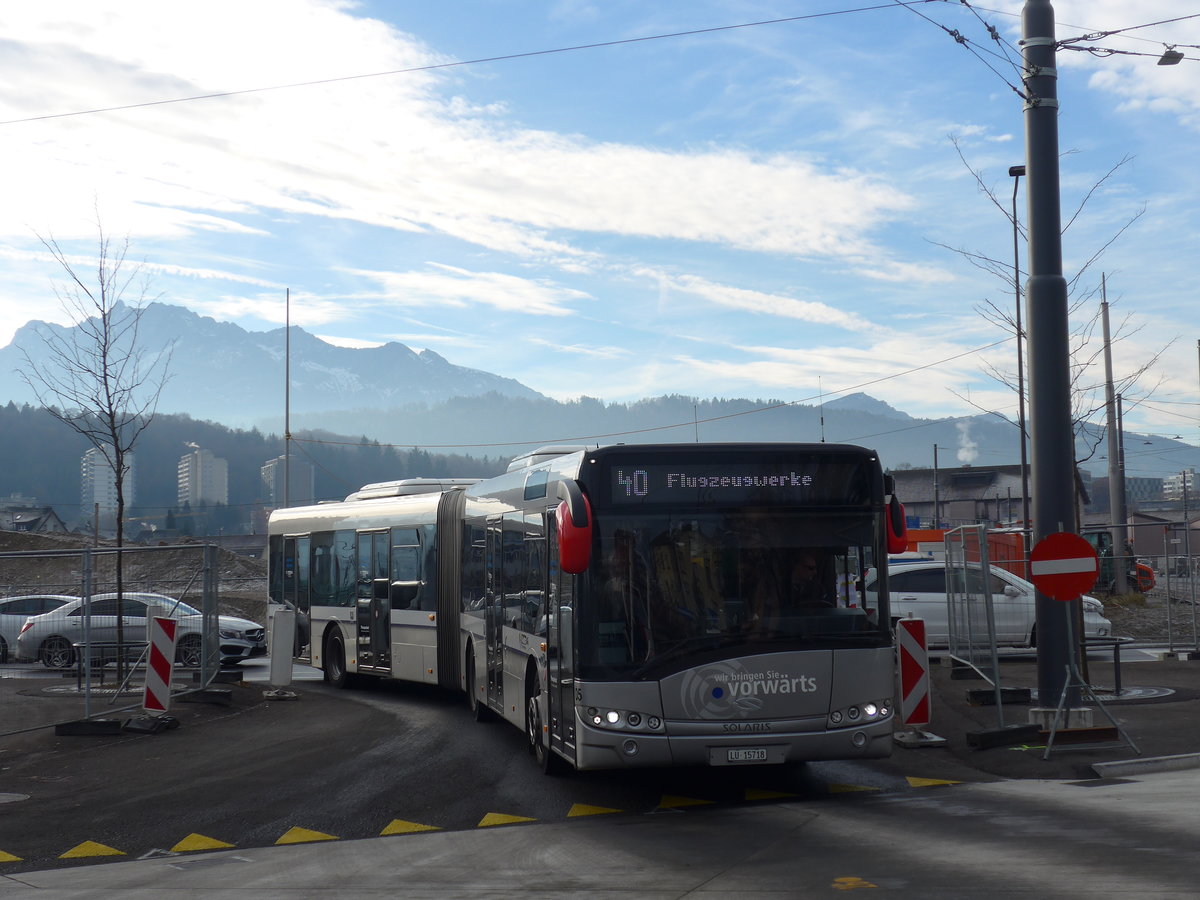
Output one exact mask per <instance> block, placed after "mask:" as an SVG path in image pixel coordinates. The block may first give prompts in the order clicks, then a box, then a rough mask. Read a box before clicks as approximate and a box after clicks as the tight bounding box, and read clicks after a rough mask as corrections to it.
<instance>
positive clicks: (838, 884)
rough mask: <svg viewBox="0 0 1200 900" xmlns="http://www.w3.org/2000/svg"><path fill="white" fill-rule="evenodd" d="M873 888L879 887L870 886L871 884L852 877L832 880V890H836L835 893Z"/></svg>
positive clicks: (875, 885)
mask: <svg viewBox="0 0 1200 900" xmlns="http://www.w3.org/2000/svg"><path fill="white" fill-rule="evenodd" d="M873 887H879V885H877V884H871V882H869V881H865V880H864V879H862V878H858V877H856V876H853V875H851V876H849V877H846V878H835V879H833V888H834V890H837V891H855V890H858V889H859V888H873Z"/></svg>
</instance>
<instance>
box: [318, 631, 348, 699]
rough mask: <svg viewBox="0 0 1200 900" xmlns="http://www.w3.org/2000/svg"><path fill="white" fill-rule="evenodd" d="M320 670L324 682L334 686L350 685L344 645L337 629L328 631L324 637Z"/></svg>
mask: <svg viewBox="0 0 1200 900" xmlns="http://www.w3.org/2000/svg"><path fill="white" fill-rule="evenodd" d="M321 671H322V675H323V677H324V679H325V683H326V684H329V685H332V686H333V687H335V688H344V687H349V686H350V674H349V673H348V672H347V671H346V647H345V644H343V643H342V636H341V634H339V633H338V632H337V631H331V632H329V634H328V635H327V636H326V638H325V660H324V663H323V664H322V667H321Z"/></svg>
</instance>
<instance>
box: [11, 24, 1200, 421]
mask: <svg viewBox="0 0 1200 900" xmlns="http://www.w3.org/2000/svg"><path fill="white" fill-rule="evenodd" d="M1022 5H1023V4H1022V3H1021V2H1004V0H992V2H991V3H990V4H989V5H988V6H986V7H983V6H972V5H970V4H966V3H960V2H957V0H956V2H924V3H908V4H906V5H902V4H900V3H898V2H886V0H875V2H871V0H819V2H818V0H813V2H782V0H687V2H677V0H658V2H655V3H645V2H631V0H603V2H600V0H557V2H555V0H547V2H526V0H503V2H502V0H451V2H448V3H440V4H434V3H416V2H403V3H401V2H393V3H385V2H378V3H372V2H365V3H354V2H339V0H256V2H254V3H246V2H237V3H234V2H228V0H209V2H208V3H206V4H204V5H203V7H196V6H192V5H185V4H178V3H163V2H161V0H122V2H120V3H116V2H111V0H109V2H96V0H88V2H73V0H59V2H55V3H41V4H32V3H19V4H4V5H3V7H0V82H2V83H3V84H5V85H8V88H7V89H5V90H3V91H0V142H2V146H3V159H4V160H5V162H6V165H5V177H4V182H3V183H4V190H3V199H2V202H0V260H2V265H0V345H3V344H7V343H8V342H9V341H11V339H12V335H13V332H14V331H15V330H16V329H17V328H18V327H20V326H21V325H23V324H25V323H26V322H28V321H29V320H31V319H42V320H47V321H56V322H62V323H67V322H68V321H69V317H68V315H67V314H66V312H65V311H64V309H63V307H62V305H61V303H60V301H59V300H58V299H57V297H56V291H55V287H56V286H58V287H59V288H60V289H61V286H62V282H63V278H64V272H63V270H62V269H61V267H59V266H58V264H57V263H55V261H54V260H53V258H52V257H51V255H50V254H49V252H48V250H47V248H46V246H45V245H44V243H43V242H44V241H53V242H56V243H57V244H58V245H59V246H60V247H61V248H62V249H63V251H64V252H65V253H66V254H67V255H68V257H69V259H70V261H71V262H72V264H73V265H74V266H76V267H77V270H78V271H80V272H83V273H87V272H90V270H91V268H92V267H94V260H95V253H96V246H97V242H98V237H99V234H100V231H101V230H103V232H104V233H106V234H107V235H108V236H109V237H111V238H114V239H116V240H117V241H118V242H119V241H122V240H124V239H125V238H128V240H129V242H130V244H129V259H130V260H131V261H136V262H137V263H138V264H139V265H140V266H141V273H140V274H141V275H143V276H145V277H146V287H145V293H144V295H143V293H142V290H141V287H140V285H141V284H142V283H141V282H138V285H139V287H138V289H137V293H136V295H134V296H131V297H127V298H126V299H137V298H138V297H141V296H145V297H147V298H155V299H160V300H162V301H163V302H166V303H172V304H176V305H181V306H186V307H188V308H189V309H192V310H194V311H196V312H198V313H200V314H203V315H207V316H211V317H213V318H215V319H217V320H220V321H230V322H234V323H236V324H238V325H240V326H242V327H243V328H246V329H249V330H252V331H265V330H269V329H271V328H277V327H279V326H280V325H281V324H283V322H284V321H285V316H287V315H288V314H289V311H290V320H291V322H292V324H294V325H299V326H301V327H303V328H305V329H306V330H308V331H310V332H312V333H314V334H316V335H319V336H321V337H322V338H324V339H325V340H327V341H330V342H331V343H336V344H340V345H344V346H352V347H361V346H371V345H375V344H379V343H382V342H385V341H400V342H402V343H404V344H406V345H408V346H410V347H412V348H414V349H417V350H421V349H425V348H429V349H432V350H434V351H436V352H437V353H439V354H441V355H442V356H444V357H445V358H446V359H447V360H449V361H450V362H452V363H455V364H457V365H464V366H470V367H473V368H478V369H483V370H486V371H489V372H493V373H496V374H499V375H503V376H507V377H511V378H515V379H517V380H519V381H521V382H523V383H524V384H526V385H528V386H529V387H531V388H533V389H535V390H537V391H540V392H542V393H544V394H547V395H549V396H552V397H556V398H559V399H568V398H575V397H579V396H581V395H586V396H590V397H598V398H600V399H603V400H606V401H613V402H615V401H630V400H637V399H640V398H643V397H650V396H658V395H662V394H683V395H688V396H697V397H746V398H752V399H753V398H761V399H771V400H783V401H794V402H804V403H815V402H818V401H819V400H828V399H831V398H834V397H837V396H840V395H843V394H846V393H851V392H854V391H858V390H862V391H865V392H866V393H869V394H871V395H872V396H874V397H877V398H879V399H881V400H884V401H886V402H888V403H890V404H892V405H893V406H895V407H897V408H898V409H901V410H903V411H905V412H907V413H909V414H911V415H914V416H925V417H941V416H953V415H963V414H969V413H977V412H979V411H981V410H985V411H989V412H996V413H998V414H1000V415H1003V416H1007V417H1009V418H1015V414H1016V409H1017V399H1016V394H1015V392H1014V390H1013V389H1012V387H1011V386H1010V385H1009V384H1005V383H1004V382H1005V380H1007V381H1009V382H1013V381H1015V378H1014V377H1013V373H1015V369H1016V343H1015V341H1014V340H1013V339H1012V336H1011V332H1010V331H1008V330H1006V329H1005V328H1004V327H1003V326H1002V325H1001V324H1000V323H998V322H997V321H996V318H997V317H996V315H995V314H990V315H989V314H988V312H987V310H988V309H989V305H991V307H992V308H993V309H994V310H999V311H1002V312H1003V314H1004V315H1011V314H1012V312H1013V311H1014V308H1015V302H1016V301H1015V297H1014V293H1013V287H1012V284H1011V282H1010V281H1008V280H1006V279H1008V278H1010V273H1011V272H1012V266H1013V226H1012V223H1011V221H1010V218H1009V210H1010V208H1011V205H1012V197H1013V187H1014V179H1013V178H1011V177H1010V176H1009V174H1008V169H1009V167H1010V166H1013V165H1018V164H1022V163H1024V161H1025V159H1024V152H1025V151H1024V127H1025V126H1024V118H1023V113H1022V100H1021V97H1020V95H1019V91H1020V90H1021V82H1020V74H1019V59H1020V55H1019V49H1018V41H1019V38H1020V27H1021V26H1020V15H1019V14H1020V10H1021V7H1022ZM1054 10H1055V19H1056V21H1057V23H1058V24H1057V26H1056V35H1057V37H1058V39H1059V40H1060V41H1063V40H1067V41H1070V43H1069V45H1068V46H1069V47H1076V48H1091V50H1092V51H1093V52H1084V51H1083V50H1079V49H1076V50H1071V49H1066V48H1064V49H1061V50H1060V51H1059V52H1058V54H1057V65H1058V69H1059V86H1058V95H1059V102H1060V113H1059V145H1060V150H1061V151H1062V156H1061V184H1062V199H1061V202H1062V219H1063V222H1064V224H1065V225H1066V229H1065V233H1064V237H1063V262H1064V272H1065V274H1066V275H1067V277H1068V279H1071V280H1072V288H1073V292H1072V303H1073V304H1075V306H1076V307H1077V308H1075V309H1074V310H1073V313H1072V327H1073V328H1074V329H1075V330H1076V331H1078V332H1079V333H1080V334H1088V333H1090V334H1091V337H1090V339H1089V340H1088V341H1087V343H1086V344H1084V345H1083V346H1082V347H1081V349H1080V358H1088V359H1093V360H1097V359H1098V357H1097V355H1096V350H1097V347H1098V340H1099V337H1098V334H1099V328H1098V326H1097V325H1096V316H1097V313H1098V303H1099V296H1100V279H1101V274H1103V275H1104V277H1105V282H1106V290H1107V297H1108V300H1109V302H1110V304H1111V308H1112V330H1113V333H1114V337H1115V338H1117V339H1116V340H1114V342H1113V364H1114V370H1115V375H1116V377H1117V378H1118V379H1122V378H1126V377H1128V376H1130V375H1131V374H1132V373H1134V372H1136V371H1137V370H1138V369H1139V368H1140V367H1142V366H1144V365H1145V363H1146V362H1147V361H1150V360H1154V359H1157V362H1155V364H1154V365H1152V366H1151V367H1150V368H1149V370H1148V371H1147V372H1146V373H1145V374H1144V375H1143V376H1142V377H1141V378H1140V379H1139V381H1138V383H1137V384H1135V385H1128V386H1126V388H1125V390H1126V399H1125V416H1126V419H1125V422H1126V427H1127V428H1130V429H1137V430H1141V431H1143V432H1148V433H1155V434H1163V435H1166V436H1168V437H1174V436H1176V435H1179V436H1180V437H1181V438H1182V439H1184V440H1186V441H1189V442H1193V443H1200V421H1198V420H1197V415H1198V413H1197V410H1198V409H1200V405H1198V403H1200V368H1198V359H1197V351H1196V349H1195V347H1196V346H1200V344H1198V343H1197V341H1198V340H1200V321H1198V320H1197V317H1196V316H1195V315H1194V311H1195V310H1196V308H1197V278H1198V276H1197V267H1196V259H1197V256H1198V253H1197V251H1198V249H1200V202H1197V201H1198V200H1200V167H1198V166H1197V164H1196V163H1197V153H1196V146H1197V136H1198V134H1197V133H1198V132H1200V49H1197V45H1200V3H1196V4H1189V3H1179V2H1177V0H1142V2H1139V3H1137V4H1131V3H1128V2H1122V3H1118V2H1115V0H1059V2H1057V3H1055V4H1054ZM1180 17H1183V18H1180ZM1169 19H1179V20H1178V21H1171V22H1165V21H1164V20H1169ZM1158 22H1163V24H1154V25H1152V24H1151V23H1158ZM1148 25H1149V26H1150V27H1141V26H1148ZM733 26H743V27H733ZM1103 32H1117V33H1114V34H1107V35H1104V34H1100V33H1103ZM993 33H994V34H995V38H993V37H992V34H993ZM956 35H957V39H956ZM1169 46H1171V47H1176V48H1177V49H1178V51H1179V52H1182V53H1183V54H1184V57H1185V58H1184V59H1183V60H1182V62H1181V63H1180V64H1179V65H1175V66H1159V65H1157V64H1156V62H1157V59H1158V57H1159V56H1160V55H1161V54H1162V52H1163V51H1164V49H1166V48H1167V47H1169ZM1110 51H1113V52H1110ZM1024 187H1025V184H1024V180H1023V179H1022V180H1020V181H1019V182H1017V189H1018V192H1019V193H1018V199H1017V210H1018V218H1019V219H1020V220H1021V225H1022V228H1023V227H1024V222H1025V220H1026V218H1027V215H1026V207H1025V203H1026V196H1025V190H1024ZM989 192H990V194H991V196H989ZM1101 251H1103V252H1102V254H1101V255H1100V256H1099V258H1096V255H1097V254H1098V253H1100V252H1101ZM1019 252H1020V264H1021V266H1022V269H1023V271H1024V266H1025V264H1026V259H1025V256H1026V255H1025V248H1024V241H1023V238H1022V240H1021V241H1020V248H1019ZM985 260H991V261H992V262H991V263H987V262H984V261H985ZM1081 270H1082V271H1081ZM1076 275H1078V278H1076ZM1023 279H1024V276H1022V280H1023ZM289 293H290V304H287V303H285V296H286V295H287V294H289ZM289 307H290V310H289ZM1082 340H1083V339H1082V338H1080V341H1082ZM997 373H999V374H1000V375H1001V376H1002V377H1001V378H1000V379H997V378H996V377H995V375H996V374H997ZM1102 381H1103V370H1102V369H1101V368H1099V366H1098V365H1093V366H1092V367H1091V368H1090V369H1089V370H1087V371H1085V372H1083V373H1082V374H1081V381H1080V383H1081V384H1085V385H1090V386H1092V387H1095V386H1097V385H1099V384H1101V383H1102Z"/></svg>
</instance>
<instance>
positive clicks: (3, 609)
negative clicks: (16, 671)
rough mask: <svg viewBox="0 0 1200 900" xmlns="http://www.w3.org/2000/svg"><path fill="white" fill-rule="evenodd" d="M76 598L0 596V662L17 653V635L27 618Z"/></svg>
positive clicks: (43, 595)
mask: <svg viewBox="0 0 1200 900" xmlns="http://www.w3.org/2000/svg"><path fill="white" fill-rule="evenodd" d="M74 599H76V598H75V597H68V596H66V595H65V594H26V595H23V596H20V597H0V663H6V662H8V659H9V656H10V655H13V656H15V655H16V654H15V651H16V645H17V635H18V634H19V633H20V631H21V626H22V625H24V624H25V620H26V619H28V618H29V617H30V616H39V615H41V614H42V613H48V612H53V611H54V610H56V609H58V608H59V607H60V606H63V605H65V604H67V603H70V602H71V601H72V600H74Z"/></svg>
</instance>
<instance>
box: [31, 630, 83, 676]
mask: <svg viewBox="0 0 1200 900" xmlns="http://www.w3.org/2000/svg"><path fill="white" fill-rule="evenodd" d="M38 658H39V659H41V661H42V665H43V666H45V667H46V668H47V669H69V668H70V667H71V666H73V665H74V664H75V648H74V647H72V646H71V642H70V641H68V640H67V639H66V638H65V637H61V636H59V635H55V636H54V637H48V638H46V640H45V641H43V642H42V646H41V649H40V650H38Z"/></svg>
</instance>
